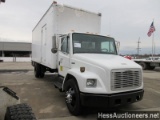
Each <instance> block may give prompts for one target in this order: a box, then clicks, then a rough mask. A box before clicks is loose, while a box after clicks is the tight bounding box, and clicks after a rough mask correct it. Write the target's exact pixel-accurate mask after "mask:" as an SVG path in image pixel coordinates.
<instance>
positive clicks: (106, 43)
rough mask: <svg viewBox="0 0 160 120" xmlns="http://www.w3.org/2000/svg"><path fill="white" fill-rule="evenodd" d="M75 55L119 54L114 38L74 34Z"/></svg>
mask: <svg viewBox="0 0 160 120" xmlns="http://www.w3.org/2000/svg"><path fill="white" fill-rule="evenodd" d="M72 40H73V53H74V54H75V53H97V54H117V50H116V47H115V41H114V39H113V38H110V37H104V36H99V35H91V34H82V33H73V35H72Z"/></svg>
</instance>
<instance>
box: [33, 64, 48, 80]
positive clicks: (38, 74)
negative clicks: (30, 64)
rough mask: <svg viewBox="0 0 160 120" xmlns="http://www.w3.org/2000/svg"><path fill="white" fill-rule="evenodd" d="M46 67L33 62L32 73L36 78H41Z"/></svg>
mask: <svg viewBox="0 0 160 120" xmlns="http://www.w3.org/2000/svg"><path fill="white" fill-rule="evenodd" d="M45 70H46V68H45V67H44V66H42V65H40V64H35V66H34V74H35V77H36V78H43V77H44V73H45Z"/></svg>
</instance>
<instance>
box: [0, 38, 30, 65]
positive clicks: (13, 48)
mask: <svg viewBox="0 0 160 120" xmlns="http://www.w3.org/2000/svg"><path fill="white" fill-rule="evenodd" d="M0 61H1V62H2V61H7V62H20V61H21V62H25V61H31V43H29V42H8V41H5V42H4V41H0Z"/></svg>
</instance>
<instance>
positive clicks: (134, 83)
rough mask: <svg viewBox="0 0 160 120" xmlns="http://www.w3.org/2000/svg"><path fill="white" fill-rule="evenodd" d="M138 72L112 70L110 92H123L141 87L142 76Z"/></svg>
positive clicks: (132, 70)
mask: <svg viewBox="0 0 160 120" xmlns="http://www.w3.org/2000/svg"><path fill="white" fill-rule="evenodd" d="M140 73H141V72H140V70H135V69H131V70H112V72H111V90H125V89H128V88H136V87H139V86H141V83H142V76H141V74H140Z"/></svg>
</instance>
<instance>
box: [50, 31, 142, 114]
mask: <svg viewBox="0 0 160 120" xmlns="http://www.w3.org/2000/svg"><path fill="white" fill-rule="evenodd" d="M55 38H56V39H54V40H53V43H54V44H55V42H56V45H57V47H56V48H53V49H52V52H53V54H57V56H58V57H57V68H58V76H59V77H58V79H57V80H55V86H56V87H58V88H59V89H61V91H64V92H65V100H66V104H67V107H68V109H69V111H70V112H71V113H72V114H74V115H78V114H79V113H80V112H81V107H82V106H88V107H91V106H94V107H117V106H122V105H125V104H130V103H133V102H137V101H140V100H141V99H142V97H143V92H144V91H143V80H142V79H143V78H142V68H141V66H139V65H138V64H136V63H135V62H133V61H131V60H128V59H126V58H123V57H121V56H119V55H118V54H117V49H116V44H115V40H114V38H111V37H106V36H101V35H95V34H87V33H70V34H67V35H59V36H57V37H55Z"/></svg>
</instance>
